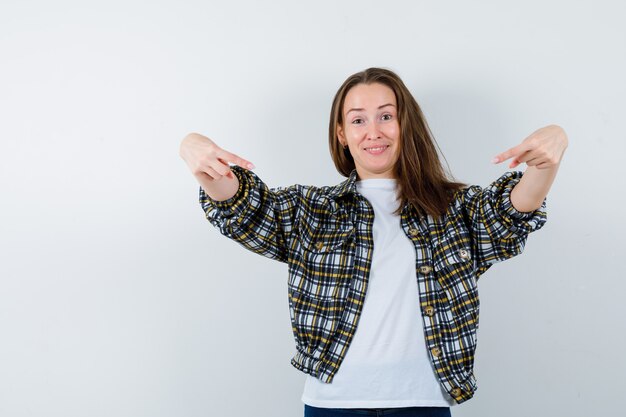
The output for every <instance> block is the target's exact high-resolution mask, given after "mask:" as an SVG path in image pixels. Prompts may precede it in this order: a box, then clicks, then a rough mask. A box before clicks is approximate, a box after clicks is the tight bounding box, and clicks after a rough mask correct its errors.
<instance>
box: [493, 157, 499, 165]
mask: <svg viewBox="0 0 626 417" xmlns="http://www.w3.org/2000/svg"><path fill="white" fill-rule="evenodd" d="M496 162H498V157H497V156H495V157H494V158H493V159H492V160H491V163H492V164H495V163H496Z"/></svg>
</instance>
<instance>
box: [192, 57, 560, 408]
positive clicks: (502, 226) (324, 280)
mask: <svg viewBox="0 0 626 417" xmlns="http://www.w3.org/2000/svg"><path fill="white" fill-rule="evenodd" d="M329 146H330V153H331V157H332V159H333V161H334V163H335V166H336V167H337V170H338V171H339V172H340V173H341V174H342V175H344V176H345V177H347V179H346V180H345V181H343V182H341V183H340V184H337V185H335V186H320V187H317V186H305V185H300V184H295V185H291V186H289V187H278V188H269V187H268V186H267V185H266V184H265V183H264V182H263V181H262V180H261V179H260V178H259V177H258V176H257V175H256V174H255V173H254V172H253V171H251V170H252V169H254V166H253V165H252V164H251V163H250V162H249V161H248V160H246V159H243V158H241V157H239V156H237V155H235V154H232V153H230V152H228V151H226V150H224V149H222V148H220V147H219V146H218V145H216V144H215V143H214V142H213V141H212V140H210V139H209V138H207V137H204V136H202V135H199V134H190V135H188V136H187V137H185V138H184V139H183V141H182V143H181V147H180V155H181V157H182V158H183V159H184V160H185V161H186V163H187V164H188V166H189V168H190V169H191V171H192V173H193V174H194V176H195V177H196V179H197V180H198V182H199V183H200V190H199V192H200V203H201V205H202V208H203V209H204V211H205V214H206V217H207V219H208V220H209V221H210V222H211V223H212V224H213V225H214V226H215V227H217V228H218V229H219V231H220V232H221V233H222V234H223V235H225V236H227V237H229V238H230V239H233V240H235V241H237V242H239V243H240V244H241V245H242V246H243V247H245V248H246V249H248V250H251V251H254V252H255V253H258V254H261V255H263V256H267V257H269V258H272V259H275V260H278V261H281V262H285V263H287V264H288V265H289V279H288V295H289V307H290V316H291V322H292V327H293V332H294V337H295V340H296V351H297V352H296V354H295V356H294V357H293V358H292V359H291V364H292V365H293V366H294V367H295V368H297V369H298V370H300V371H302V372H304V373H306V374H307V379H306V383H305V388H304V393H303V395H302V400H303V402H304V404H305V405H304V407H305V409H304V414H305V416H309V417H322V416H324V417H331V416H348V415H371V416H381V415H390V414H393V415H394V416H398V417H400V416H450V406H452V405H455V404H460V403H462V402H464V401H467V400H469V399H470V398H471V397H472V396H473V395H474V392H475V391H476V380H475V377H474V374H473V363H474V353H475V348H476V331H477V329H478V310H479V299H478V288H477V281H478V278H479V276H480V275H481V274H482V273H484V272H485V271H486V270H487V269H488V268H489V267H490V266H491V265H492V264H494V263H496V262H500V261H503V260H505V259H508V258H510V257H512V256H515V255H517V254H519V253H521V252H522V250H523V248H524V245H525V243H526V239H527V237H528V234H529V233H531V232H533V231H535V230H538V229H540V228H541V227H542V226H543V225H544V223H545V221H546V195H547V193H548V190H549V189H550V186H551V184H552V182H553V180H554V178H555V175H556V172H557V170H558V167H559V164H560V161H561V158H562V156H563V153H564V151H565V149H566V147H567V136H566V134H565V132H564V131H563V129H561V128H560V127H558V126H556V125H550V126H547V127H544V128H542V129H539V130H537V131H535V132H534V133H533V134H532V135H530V136H529V137H527V138H526V139H524V141H522V142H521V143H520V144H519V145H517V146H515V147H513V148H511V149H509V150H507V151H505V152H503V153H501V154H499V155H497V156H496V157H495V158H494V159H493V162H495V163H499V162H502V161H505V160H508V159H511V158H512V162H511V163H510V165H509V168H513V167H515V166H517V165H519V164H521V163H526V165H527V166H528V167H527V169H526V170H525V172H524V173H522V172H520V171H510V172H506V173H505V174H503V175H501V176H500V177H499V178H498V179H496V180H495V181H494V182H492V183H491V184H490V185H489V186H488V187H485V188H481V187H480V186H477V185H472V186H466V185H465V184H462V183H458V182H455V181H452V180H449V179H448V178H447V175H446V173H445V171H444V169H443V166H442V164H441V162H440V160H439V156H438V154H437V150H436V147H435V141H434V139H433V137H432V134H431V132H430V130H429V128H428V125H427V123H426V120H425V118H424V115H423V113H422V111H421V109H420V107H419V106H418V104H417V102H416V101H415V99H414V98H413V96H412V95H411V93H410V92H409V90H408V89H407V88H406V86H405V85H404V83H403V82H402V81H401V79H400V78H399V77H398V76H397V75H396V74H395V73H393V72H392V71H389V70H387V69H382V68H369V69H367V70H365V71H362V72H359V73H356V74H354V75H352V76H350V77H349V78H348V79H347V80H346V81H345V82H344V84H343V85H342V86H341V88H340V89H339V91H338V92H337V94H336V96H335V98H334V101H333V104H332V109H331V114H330V126H329ZM229 164H234V165H229Z"/></svg>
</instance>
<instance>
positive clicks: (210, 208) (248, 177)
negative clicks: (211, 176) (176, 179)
mask: <svg viewBox="0 0 626 417" xmlns="http://www.w3.org/2000/svg"><path fill="white" fill-rule="evenodd" d="M230 168H231V171H232V172H233V174H234V175H236V176H237V179H238V180H239V189H238V190H237V192H236V193H235V195H234V196H233V197H231V198H229V199H228V200H224V201H217V200H214V199H212V198H211V197H209V196H208V195H207V194H206V193H205V192H204V190H203V189H202V187H200V205H201V206H202V209H203V210H204V212H205V215H206V218H207V220H208V221H209V222H210V223H211V224H212V225H213V226H215V227H216V228H217V229H218V230H219V232H220V233H221V234H222V235H224V236H226V237H228V238H230V239H232V240H234V241H236V242H237V243H239V244H240V245H242V246H243V247H245V248H246V249H248V250H250V251H252V252H254V253H257V254H259V255H263V256H265V257H267V258H270V259H274V260H277V261H280V262H287V259H288V248H289V245H290V241H291V232H292V230H293V229H294V222H295V219H296V213H297V207H298V201H299V196H300V195H301V194H300V188H301V187H302V186H301V185H297V184H296V185H292V186H289V187H278V188H269V187H268V186H267V185H266V184H265V183H264V182H263V181H262V180H261V179H260V178H259V177H258V176H257V175H256V174H255V173H254V172H252V171H249V170H247V169H245V168H241V167H239V166H237V165H233V166H231V167H230Z"/></svg>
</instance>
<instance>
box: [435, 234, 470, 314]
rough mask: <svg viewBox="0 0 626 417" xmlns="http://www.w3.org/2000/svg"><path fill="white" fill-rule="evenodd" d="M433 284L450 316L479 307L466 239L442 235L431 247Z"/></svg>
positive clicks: (467, 240)
mask: <svg viewBox="0 0 626 417" xmlns="http://www.w3.org/2000/svg"><path fill="white" fill-rule="evenodd" d="M433 268H434V270H435V277H436V284H437V285H438V286H439V287H440V288H439V290H440V291H441V292H443V295H445V299H444V300H443V301H444V302H447V303H448V305H449V306H450V308H451V310H452V314H453V315H454V316H462V315H464V314H466V313H467V312H472V313H473V312H476V311H477V310H478V307H479V301H478V286H477V279H476V269H475V263H474V259H473V256H472V252H471V244H470V240H469V237H464V236H462V235H457V234H446V235H445V236H443V237H442V238H441V239H440V240H439V241H438V242H437V244H436V245H435V247H434V248H433Z"/></svg>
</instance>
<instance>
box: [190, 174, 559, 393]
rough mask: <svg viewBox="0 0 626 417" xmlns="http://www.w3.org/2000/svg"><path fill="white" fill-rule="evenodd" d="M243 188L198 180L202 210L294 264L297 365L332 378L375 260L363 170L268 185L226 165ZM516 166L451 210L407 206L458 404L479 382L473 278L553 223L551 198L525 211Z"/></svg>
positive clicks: (439, 354)
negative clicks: (217, 192) (218, 196)
mask: <svg viewBox="0 0 626 417" xmlns="http://www.w3.org/2000/svg"><path fill="white" fill-rule="evenodd" d="M231 169H232V171H233V173H234V174H235V175H236V176H237V178H238V179H239V189H238V190H237V193H236V194H235V195H234V196H233V197H232V198H230V199H228V200H225V201H216V200H213V199H212V198H210V197H209V196H208V195H207V194H206V193H205V192H204V190H203V189H202V188H200V204H201V206H202V208H203V209H204V212H205V214H206V218H207V219H208V220H209V222H210V223H211V224H212V225H213V226H215V227H217V228H218V230H219V232H220V233H221V234H223V235H224V236H226V237H228V238H230V239H233V240H234V241H236V242H238V243H239V244H241V245H242V246H243V247H245V248H246V249H248V250H251V251H253V252H255V253H257V254H260V255H263V256H266V257H268V258H271V259H275V260H277V261H280V262H285V263H287V265H288V271H289V277H288V285H287V288H288V296H289V312H290V317H291V323H292V329H293V335H294V338H295V342H296V354H295V356H294V357H293V358H292V359H291V364H292V365H293V366H294V367H295V368H297V369H299V370H300V371H302V372H304V373H306V374H310V375H312V376H313V377H315V378H318V379H319V380H320V381H323V382H325V383H331V382H332V380H333V376H334V375H335V374H336V372H337V370H338V369H339V367H340V365H341V362H342V360H343V359H344V357H345V355H346V353H347V351H348V348H349V346H350V341H351V340H352V337H353V336H354V334H355V331H356V328H357V325H358V321H359V316H360V314H361V310H362V307H363V302H364V300H365V293H366V291H367V285H368V276H369V271H370V267H371V259H372V250H373V245H374V241H373V238H372V225H373V221H374V211H373V209H372V207H371V205H370V203H369V202H368V201H367V200H366V199H365V198H364V197H363V196H362V195H360V194H359V193H358V192H357V190H356V184H355V181H356V178H357V173H356V170H353V171H352V173H351V175H350V177H349V178H348V179H346V180H345V181H343V182H341V183H340V184H338V185H335V186H322V187H316V186H306V185H299V184H296V185H291V186H288V187H277V188H268V186H267V185H266V184H265V183H264V182H263V181H262V180H261V179H260V178H259V177H258V176H257V175H256V174H255V173H254V172H252V171H249V170H246V169H244V168H240V167H238V166H232V167H231ZM521 176H522V172H520V171H509V172H506V173H505V174H503V175H502V176H500V177H499V178H498V179H497V180H496V181H494V182H492V183H491V184H490V185H489V186H488V187H486V188H481V187H480V186H477V185H473V186H469V187H467V188H465V189H463V190H459V191H457V192H456V193H455V196H454V199H453V200H452V202H451V203H450V205H449V207H448V210H447V212H446V213H445V215H444V216H441V217H440V218H438V219H436V220H433V218H432V217H431V216H430V215H429V216H426V217H424V216H419V215H417V212H416V211H415V210H414V209H413V208H412V206H411V205H409V204H406V205H405V206H404V207H403V209H402V213H401V216H400V219H401V225H402V229H403V230H404V233H405V234H406V236H407V237H408V238H409V239H410V240H411V241H412V242H413V244H414V245H415V253H416V265H415V278H416V280H417V284H418V289H419V294H418V296H419V303H420V306H421V310H422V320H423V324H424V332H425V334H424V336H425V339H426V344H427V350H428V352H429V356H430V360H431V362H432V365H433V369H434V370H435V373H436V375H437V377H438V379H439V381H440V383H441V386H442V387H443V388H444V389H445V391H446V392H448V393H449V394H450V395H451V396H452V398H454V399H455V401H456V402H457V403H459V404H460V403H462V402H464V401H467V400H469V399H470V398H471V397H472V396H473V395H474V392H475V391H476V388H477V387H476V379H475V377H474V374H473V365H474V353H475V349H476V333H477V330H478V310H479V300H478V288H477V281H478V278H479V277H480V275H481V274H483V273H484V272H485V271H486V270H487V269H489V267H490V266H491V265H493V264H494V263H496V262H500V261H503V260H505V259H508V258H510V257H513V256H515V255H518V254H520V253H521V252H522V251H523V249H524V245H525V242H526V239H527V237H528V234H529V233H530V232H533V231H535V230H538V229H540V228H541V227H542V226H543V225H544V223H545V222H546V218H547V217H546V200H544V201H543V203H542V206H541V207H540V208H539V209H537V210H535V211H532V212H520V211H518V210H516V209H515V208H514V207H513V205H512V204H511V200H510V193H511V190H512V189H513V187H514V186H515V184H517V183H518V182H519V180H520V178H521Z"/></svg>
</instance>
